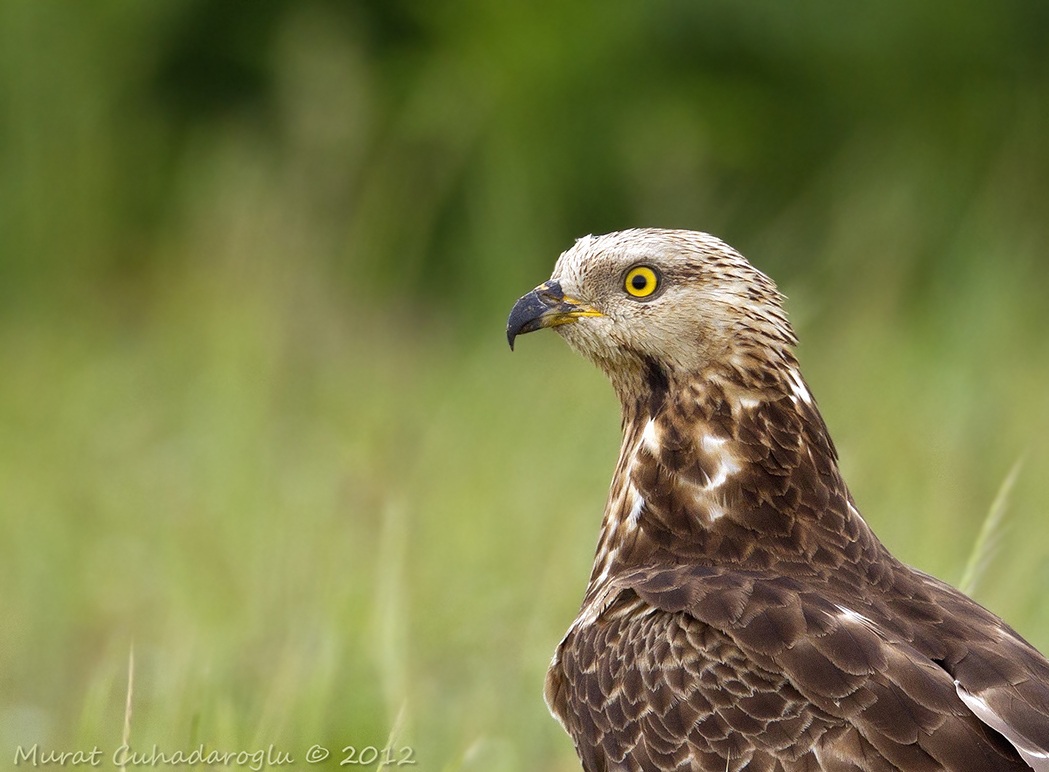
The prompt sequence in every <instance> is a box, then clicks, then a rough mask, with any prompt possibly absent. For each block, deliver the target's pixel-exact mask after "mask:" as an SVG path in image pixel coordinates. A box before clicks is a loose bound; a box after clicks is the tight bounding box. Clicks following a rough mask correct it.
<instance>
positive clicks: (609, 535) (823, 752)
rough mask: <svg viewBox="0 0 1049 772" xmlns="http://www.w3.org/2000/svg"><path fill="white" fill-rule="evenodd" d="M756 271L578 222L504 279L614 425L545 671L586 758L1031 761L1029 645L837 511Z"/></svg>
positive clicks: (1036, 745)
mask: <svg viewBox="0 0 1049 772" xmlns="http://www.w3.org/2000/svg"><path fill="white" fill-rule="evenodd" d="M782 299H783V298H782V297H781V295H780V294H779V292H778V291H777V290H776V287H775V285H774V284H773V283H772V281H771V280H770V279H769V278H768V277H766V276H765V275H764V274H762V273H761V272H759V271H758V270H756V269H755V268H753V267H752V266H751V265H750V264H749V263H748V262H747V261H746V260H745V259H744V258H743V257H742V256H741V255H740V254H739V253H738V252H736V251H735V250H733V249H732V248H731V247H729V246H728V245H726V244H724V243H723V242H721V241H719V240H718V239H716V238H714V237H712V236H709V235H707V234H704V233H695V232H690V231H670V230H649V229H645V230H629V231H623V232H620V233H611V234H608V235H605V236H597V237H594V236H587V237H585V238H583V239H580V240H579V241H577V242H576V244H575V246H573V247H572V248H571V249H569V250H568V251H567V252H565V253H563V254H562V255H561V257H560V259H559V260H558V261H557V264H556V266H555V267H554V272H553V276H552V278H551V279H550V281H548V282H546V283H544V284H541V285H540V286H539V287H536V289H534V290H533V291H532V292H529V293H528V294H527V295H525V296H524V297H522V298H521V299H520V300H518V301H517V304H516V305H515V306H514V308H513V311H512V312H511V313H510V318H509V322H508V324H507V337H508V339H509V342H510V346H511V348H512V347H513V343H514V339H515V337H516V336H518V335H521V334H523V333H526V332H532V331H533V330H538V329H540V328H543V327H554V328H555V329H556V330H557V332H559V333H560V334H561V336H562V337H563V338H564V339H565V340H566V341H567V342H568V343H569V345H570V346H571V347H572V348H574V349H576V350H577V351H579V352H580V353H581V354H583V355H584V356H585V357H587V358H588V359H590V360H591V361H593V362H594V363H595V364H596V365H597V366H598V367H600V368H601V369H602V370H603V371H604V372H605V374H606V375H607V376H608V378H609V379H610V380H611V382H612V386H613V387H614V389H615V392H616V394H617V396H618V397H619V401H620V403H621V407H622V428H623V444H622V449H621V450H620V454H619V461H618V463H617V465H616V470H615V476H614V477H613V479H612V485H611V490H610V493H609V498H608V503H607V506H606V507H605V513H604V519H603V521H602V523H601V533H600V538H599V542H598V547H597V555H596V557H595V560H594V568H593V572H592V573H591V575H590V582H589V585H588V586H587V590H586V595H585V597H584V599H583V603H582V607H581V608H580V610H579V614H578V616H577V617H576V619H575V621H574V622H573V623H572V625H571V627H570V628H569V629H568V632H567V634H566V635H565V637H564V639H563V640H562V642H561V644H560V646H559V647H558V649H557V652H556V654H555V655H554V658H553V662H552V663H551V665H550V670H549V672H548V674H547V678H546V690H545V695H546V701H547V704H548V705H549V707H550V710H551V711H552V712H553V714H554V715H555V716H556V717H557V718H558V720H559V721H560V722H561V723H562V725H563V726H564V728H565V729H566V730H567V731H568V733H569V734H570V735H571V736H572V739H573V740H574V742H575V747H576V751H577V752H578V754H579V757H580V759H581V761H582V764H583V768H584V770H586V771H587V772H635V771H636V772H656V771H662V770H682V771H684V770H695V771H698V770H704V771H708V772H726V771H728V772H738V770H747V771H748V772H773V771H774V770H780V771H781V772H800V771H801V770H810V771H813V772H814V771H815V770H827V771H828V772H830V771H831V770H833V772H845V771H846V770H856V771H857V772H859V771H860V770H862V771H863V772H888V771H889V770H906V771H908V772H912V771H913V772H917V771H918V770H921V771H923V772H924V771H925V770H930V771H931V770H945V771H948V772H989V771H991V772H993V771H995V770H1017V771H1019V770H1027V769H1035V770H1041V771H1043V772H1049V662H1047V660H1046V659H1045V657H1043V656H1042V655H1041V654H1040V653H1039V652H1038V651H1037V650H1035V649H1034V648H1033V647H1032V646H1031V645H1030V644H1029V643H1027V641H1025V640H1024V639H1023V638H1021V637H1020V636H1019V635H1018V634H1017V633H1016V632H1015V631H1014V630H1012V629H1011V628H1010V627H1009V626H1008V625H1006V624H1005V623H1004V622H1003V621H1002V620H1001V619H999V618H998V617H997V616H995V615H994V614H992V613H991V612H989V611H987V610H986V609H984V608H983V607H982V606H980V605H979V604H977V603H976V602H974V601H973V600H971V599H969V598H968V597H966V596H965V595H963V594H962V593H961V592H959V591H958V590H955V589H954V588H952V587H950V586H948V585H947V584H944V583H943V582H941V581H939V580H937V579H934V578H933V577H931V576H928V575H926V574H923V573H921V572H920V571H916V570H914V569H912V568H910V567H908V566H906V565H904V564H902V563H901V562H900V561H899V560H897V559H896V558H895V557H893V556H892V555H891V554H890V553H889V552H888V550H887V549H886V548H885V547H884V546H883V545H882V544H881V542H880V541H878V539H877V537H876V536H875V535H874V534H873V533H872V532H871V530H870V528H869V527H868V526H867V524H866V523H865V522H864V521H863V518H862V517H860V513H859V512H858V511H857V510H856V507H855V505H854V502H853V500H852V497H851V496H850V494H849V491H848V488H847V487H846V485H845V482H844V480H842V477H841V473H840V471H839V469H838V461H837V453H836V451H835V449H834V444H833V443H832V442H831V439H830V436H829V435H828V433H827V428H826V426H825V424H824V422H823V418H822V417H821V416H820V413H819V410H818V409H817V407H816V402H815V400H814V399H813V397H812V395H811V393H810V392H809V389H808V387H807V386H806V385H805V380H804V378H802V376H801V372H800V370H799V368H798V361H797V359H796V358H795V355H794V352H793V348H794V345H795V343H796V340H795V337H794V332H793V330H792V329H791V326H790V323H789V322H788V321H787V316H786V314H785V312H784V310H783V307H782Z"/></svg>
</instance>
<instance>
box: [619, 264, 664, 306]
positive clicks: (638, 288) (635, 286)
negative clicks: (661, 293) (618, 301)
mask: <svg viewBox="0 0 1049 772" xmlns="http://www.w3.org/2000/svg"><path fill="white" fill-rule="evenodd" d="M658 286H659V275H658V274H657V273H656V272H655V271H654V270H653V269H651V268H649V267H648V266H647V265H638V266H634V267H633V268H631V269H630V270H629V271H627V274H626V278H625V279H624V281H623V288H624V289H625V290H626V291H627V294H630V295H633V296H634V297H635V298H647V297H648V296H649V295H651V294H652V293H653V292H655V291H656V288H657V287H658Z"/></svg>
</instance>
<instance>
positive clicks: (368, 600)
mask: <svg viewBox="0 0 1049 772" xmlns="http://www.w3.org/2000/svg"><path fill="white" fill-rule="evenodd" d="M538 278H540V277H537V279H538ZM175 279H177V280H173V281H171V282H168V283H165V284H164V285H163V286H161V287H159V288H157V289H156V290H155V297H153V298H152V302H150V303H148V304H146V305H147V306H148V307H149V309H150V310H148V311H139V312H138V313H136V314H134V315H130V316H129V315H127V314H124V313H115V312H113V311H111V310H108V309H107V306H106V304H104V303H98V304H96V305H86V306H85V307H84V308H83V309H77V310H78V311H79V312H81V313H80V314H79V315H78V316H77V317H76V318H74V317H71V316H70V315H62V316H59V315H57V314H50V315H49V314H46V313H40V314H38V315H35V316H34V315H26V316H22V317H20V318H19V319H17V320H15V321H12V322H11V323H9V324H7V325H6V326H5V327H4V329H3V331H2V335H3V337H2V339H0V343H2V347H0V352H2V360H3V361H2V362H0V366H2V371H3V373H4V377H3V379H2V380H0V423H2V425H3V426H4V432H3V436H2V438H0V506H2V518H0V545H2V546H0V586H3V587H4V588H5V591H4V593H3V595H2V596H0V612H2V614H3V617H4V619H6V620H8V623H7V624H5V625H4V626H3V628H2V632H0V673H3V689H2V690H0V694H2V695H3V696H2V697H0V727H2V729H0V738H2V739H0V748H4V749H10V751H9V750H5V751H4V752H5V753H9V752H13V749H14V747H15V746H16V745H19V744H21V745H23V746H28V745H31V744H32V743H33V742H40V743H41V744H42V746H47V747H53V748H58V749H66V750H68V749H74V748H80V747H88V748H90V747H91V746H93V745H98V746H100V747H101V748H103V749H104V750H106V752H107V753H111V752H112V751H113V750H115V749H116V747H117V746H118V745H119V744H120V738H121V736H122V733H123V731H124V717H125V696H126V690H127V671H128V659H129V652H130V651H131V648H132V646H133V647H134V661H135V672H134V691H133V712H132V715H131V721H130V738H131V742H132V743H133V744H134V745H135V746H136V747H138V748H142V749H146V750H148V749H149V748H150V747H151V746H152V744H153V743H157V744H158V745H159V746H160V747H161V749H163V750H167V751H169V752H170V751H174V750H179V749H183V750H186V751H188V750H191V749H192V748H195V747H196V745H197V743H201V742H203V743H206V744H207V746H208V747H209V748H214V749H219V750H250V749H255V748H266V747H268V746H269V744H271V743H272V744H274V745H275V746H276V747H277V748H278V749H280V750H284V751H287V752H291V753H293V754H295V755H302V754H304V753H305V751H306V749H307V748H308V747H309V746H311V745H313V744H315V743H316V744H321V745H324V746H326V747H329V748H331V749H332V750H333V751H335V750H338V749H341V748H342V747H343V746H346V745H356V746H358V747H361V746H366V745H375V746H380V747H381V746H383V745H384V744H385V743H387V741H388V739H389V738H390V737H391V736H392V737H393V742H394V743H395V744H396V745H410V746H411V747H413V748H414V749H415V757H416V758H417V760H418V761H419V765H418V768H420V769H427V770H429V769H435V770H473V769H476V770H531V769H551V770H557V769H563V770H570V769H576V768H577V767H576V763H575V760H574V754H573V752H572V749H571V747H570V744H569V742H568V741H567V738H566V737H564V736H562V733H561V730H560V728H559V727H558V726H557V724H556V723H555V722H554V721H553V720H552V719H551V718H550V717H549V716H548V715H547V713H546V709H545V706H544V705H543V702H542V697H541V688H542V680H543V674H544V671H545V668H546V665H547V662H548V660H549V657H550V655H551V653H552V651H553V648H554V646H555V645H556V644H557V642H558V640H559V639H560V636H561V634H562V633H563V631H564V629H565V627H566V626H567V624H568V623H569V621H570V620H571V618H572V616H573V613H574V611H575V608H576V605H577V603H578V601H579V598H580V596H581V593H582V590H583V587H584V583H585V580H586V576H587V573H588V568H589V563H590V558H591V555H592V550H593V545H594V541H595V538H596V532H597V526H598V521H599V518H600V510H601V506H602V504H603V499H604V493H605V490H606V486H607V483H608V478H609V475H610V474H611V469H612V465H613V463H614V457H615V452H616V445H617V441H618V436H617V433H618V416H617V413H616V406H615V404H614V401H613V398H612V395H611V392H610V390H609V388H608V387H607V385H606V384H605V383H604V382H603V380H602V378H601V377H600V376H599V375H598V374H597V373H596V372H594V371H593V370H592V369H591V368H590V367H589V366H588V365H587V364H585V363H584V362H582V361H581V360H578V359H577V358H575V357H574V356H573V355H571V353H570V352H568V351H567V350H566V348H565V347H564V346H563V344H562V343H561V342H560V341H559V340H557V339H556V336H553V335H536V336H530V337H529V338H527V339H523V340H522V341H521V345H520V346H519V347H518V351H517V352H516V353H514V354H513V355H511V354H510V352H509V351H508V350H507V349H506V346H505V341H504V339H503V335H502V326H503V322H504V319H503V317H502V315H501V314H500V315H498V316H496V315H494V314H493V315H491V316H490V317H485V318H483V319H480V320H477V321H475V322H473V323H471V325H470V327H471V328H472V329H469V330H467V329H465V328H464V327H463V326H457V325H454V324H445V323H442V322H441V321H440V317H434V316H433V315H430V316H423V315H421V314H416V315H410V314H404V313H394V312H391V311H389V310H386V311H377V310H373V311H368V312H365V311H364V309H361V308H357V309H356V310H353V311H351V310H348V307H349V304H348V303H346V302H345V299H343V298H338V297H333V296H332V294H331V293H330V291H329V290H328V289H326V288H325V287H324V286H323V285H322V284H321V283H320V282H319V281H317V280H316V278H310V277H309V276H308V275H307V276H305V277H299V278H297V279H294V280H289V277H288V275H284V274H280V272H277V271H273V270H262V271H258V272H253V273H251V274H250V275H249V274H247V273H245V272H243V271H239V270H235V269H233V268H229V267H227V268H223V267H222V266H221V265H220V266H218V267H217V268H216V269H215V270H213V271H212V272H210V273H209V278H208V280H207V281H201V280H200V277H199V276H198V277H193V276H188V275H187V276H180V277H175ZM523 289H526V288H522V290H523ZM798 294H799V295H803V294H804V292H803V290H802V288H798ZM234 297H235V298H236V299H237V302H236V303H231V302H229V301H230V299H231V298H234ZM508 300H512V297H508ZM862 310H863V309H859V310H858V313H856V314H855V315H850V316H845V317H843V318H841V319H840V320H839V322H838V324H836V325H834V326H828V325H820V324H815V323H809V322H806V323H804V324H803V325H802V329H801V334H802V336H803V340H805V341H806V343H805V346H804V348H803V349H802V359H803V364H804V365H805V367H806V371H807V373H808V375H809V380H810V382H811V384H812V386H813V390H814V391H815V393H816V395H817V397H818V398H819V399H820V400H821V403H822V405H823V407H824V409H825V413H826V415H827V418H828V421H829V423H830V426H831V429H832V431H833V432H834V434H835V438H836V440H837V442H838V445H839V448H840V450H841V453H842V457H843V463H844V465H845V468H846V473H847V476H848V478H849V479H850V480H851V481H852V482H853V489H854V493H855V494H856V497H857V499H858V501H859V504H860V506H861V509H862V510H863V511H864V513H865V516H866V517H867V519H868V521H869V522H870V523H871V524H872V525H873V526H874V527H875V529H876V530H877V531H878V532H879V533H880V534H881V535H882V536H883V538H884V539H885V540H886V542H887V543H888V544H889V545H890V547H891V548H893V549H894V550H895V551H897V552H898V553H899V554H901V555H902V556H903V557H904V558H905V559H907V560H908V561H909V562H911V563H914V564H916V565H918V566H920V567H922V568H925V569H928V570H931V571H932V572H934V573H936V574H938V575H940V576H942V577H944V578H946V579H948V580H952V581H955V582H957V581H959V579H960V578H961V575H962V569H963V567H964V566H965V564H966V560H967V557H968V555H969V553H970V549H971V548H972V545H973V544H974V543H975V541H976V539H977V534H978V533H979V531H980V526H981V523H982V521H983V518H984V515H985V513H986V512H987V511H988V510H989V508H990V507H991V503H992V500H993V499H994V497H995V494H996V491H997V490H998V488H999V486H1000V484H1001V482H1002V480H1003V479H1004V478H1005V476H1006V474H1007V473H1008V471H1009V468H1010V465H1011V463H1012V461H1013V460H1015V458H1016V456H1017V455H1018V453H1019V452H1021V451H1026V452H1027V453H1028V458H1027V462H1026V465H1025V467H1024V470H1023V472H1022V473H1021V474H1020V475H1019V478H1018V480H1017V481H1016V484H1015V486H1014V488H1013V491H1012V497H1011V505H1010V507H1009V510H1008V513H1007V514H1006V515H1005V522H1006V527H1005V529H1004V530H1003V531H1002V532H1001V533H999V552H998V553H997V557H996V559H994V560H993V561H992V562H991V563H990V564H989V566H987V567H986V571H985V572H984V574H983V579H982V581H981V583H980V585H979V586H978V587H977V590H978V592H979V597H980V598H981V599H983V600H984V601H985V602H987V603H989V605H991V607H992V608H994V609H995V610H996V611H998V612H1000V613H1002V614H1003V615H1004V616H1005V617H1006V618H1007V619H1008V620H1009V621H1010V622H1011V623H1013V624H1014V625H1015V626H1017V627H1018V628H1019V629H1020V630H1021V631H1022V632H1024V633H1025V634H1027V635H1028V636H1029V637H1030V638H1031V639H1032V640H1033V641H1034V642H1035V643H1036V644H1038V645H1040V646H1041V647H1042V648H1043V649H1045V648H1049V606H1047V604H1045V602H1044V597H1045V596H1044V588H1045V587H1046V585H1047V583H1049V551H1047V550H1046V547H1045V544H1046V543H1049V538H1047V537H1049V527H1047V525H1046V517H1045V514H1046V512H1047V506H1046V505H1047V501H1049V489H1047V488H1046V486H1045V485H1044V484H1043V480H1044V474H1045V470H1046V469H1049V456H1047V447H1046V442H1045V440H1044V429H1045V427H1046V415H1047V414H1046V408H1047V405H1046V399H1045V397H1044V393H1043V391H1042V386H1041V384H1042V383H1044V382H1045V375H1046V374H1047V372H1049V358H1047V357H1034V356H1031V357H1028V358H1026V359H1024V358H1022V357H1014V349H1015V348H1016V347H1020V346H1021V342H1014V343H1009V344H1005V345H1001V346H996V345H994V344H993V342H992V341H991V340H990V339H989V338H988V339H987V340H982V339H970V341H969V343H968V345H966V346H957V347H952V346H943V345H940V341H938V340H937V339H936V337H935V334H934V333H928V327H927V326H923V325H917V326H915V325H914V324H910V323H904V322H902V321H896V322H892V321H887V320H886V319H887V318H886V317H885V316H877V315H874V314H873V312H871V315H867V314H865V313H862ZM973 324H974V325H976V326H979V325H980V324H982V322H973ZM1004 324H1007V322H1006V323H1004ZM923 330H924V332H923ZM930 336H931V337H932V341H933V343H932V344H931V343H930V339H929V338H930ZM995 357H997V358H995ZM329 764H331V765H332V766H334V761H331V762H329Z"/></svg>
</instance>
